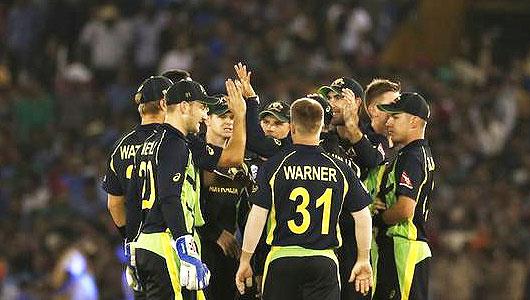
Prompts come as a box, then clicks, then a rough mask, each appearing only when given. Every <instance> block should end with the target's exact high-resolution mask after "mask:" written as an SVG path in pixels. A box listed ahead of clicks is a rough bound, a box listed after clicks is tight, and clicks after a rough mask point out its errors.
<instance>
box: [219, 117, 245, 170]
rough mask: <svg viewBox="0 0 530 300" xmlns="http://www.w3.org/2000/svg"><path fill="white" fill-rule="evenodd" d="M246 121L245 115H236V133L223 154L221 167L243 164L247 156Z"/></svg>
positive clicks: (220, 161) (220, 160) (220, 162)
mask: <svg viewBox="0 0 530 300" xmlns="http://www.w3.org/2000/svg"><path fill="white" fill-rule="evenodd" d="M246 140H247V135H246V120H245V115H244V114H241V115H239V114H237V115H234V131H233V134H232V137H231V138H230V140H228V143H227V145H226V147H225V148H224V149H223V152H222V153H221V157H220V159H219V163H218V165H219V167H224V168H228V167H237V166H239V165H241V164H242V163H243V160H244V156H245V144H246Z"/></svg>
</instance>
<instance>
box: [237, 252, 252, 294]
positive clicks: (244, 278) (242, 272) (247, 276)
mask: <svg viewBox="0 0 530 300" xmlns="http://www.w3.org/2000/svg"><path fill="white" fill-rule="evenodd" d="M245 286H246V287H251V286H252V268H251V267H250V263H249V262H248V261H243V260H242V261H240V262H239V269H238V270H237V273H236V287H237V290H238V291H239V293H240V294H241V295H243V294H244V293H245Z"/></svg>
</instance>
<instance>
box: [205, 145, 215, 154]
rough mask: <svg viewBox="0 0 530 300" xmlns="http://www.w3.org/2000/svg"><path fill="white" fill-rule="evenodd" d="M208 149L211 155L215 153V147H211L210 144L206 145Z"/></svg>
mask: <svg viewBox="0 0 530 300" xmlns="http://www.w3.org/2000/svg"><path fill="white" fill-rule="evenodd" d="M206 151H208V154H209V155H213V154H214V151H213V148H212V147H210V146H209V145H206Z"/></svg>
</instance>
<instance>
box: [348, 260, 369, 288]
mask: <svg viewBox="0 0 530 300" xmlns="http://www.w3.org/2000/svg"><path fill="white" fill-rule="evenodd" d="M372 276H373V275H372V266H370V262H369V261H357V262H356V263H355V265H354V266H353V270H352V271H351V276H350V280H349V282H355V290H356V291H357V292H360V293H362V294H363V295H366V294H367V293H368V291H370V287H371V286H372V284H373V282H372V280H373V278H372Z"/></svg>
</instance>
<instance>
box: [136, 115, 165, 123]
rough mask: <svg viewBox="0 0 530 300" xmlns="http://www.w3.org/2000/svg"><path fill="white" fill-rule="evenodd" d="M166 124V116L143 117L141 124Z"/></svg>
mask: <svg viewBox="0 0 530 300" xmlns="http://www.w3.org/2000/svg"><path fill="white" fill-rule="evenodd" d="M161 123H164V116H160V115H143V116H142V122H141V123H140V124H142V125H147V124H161Z"/></svg>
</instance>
